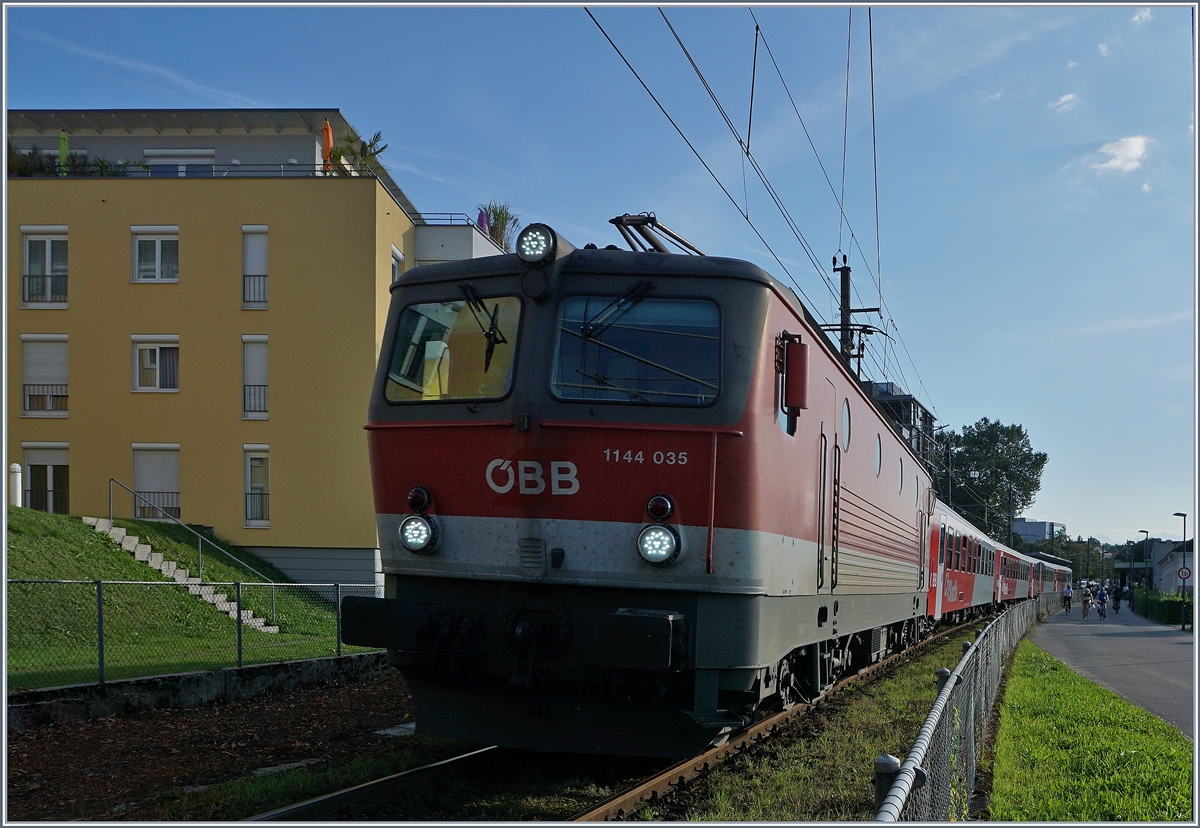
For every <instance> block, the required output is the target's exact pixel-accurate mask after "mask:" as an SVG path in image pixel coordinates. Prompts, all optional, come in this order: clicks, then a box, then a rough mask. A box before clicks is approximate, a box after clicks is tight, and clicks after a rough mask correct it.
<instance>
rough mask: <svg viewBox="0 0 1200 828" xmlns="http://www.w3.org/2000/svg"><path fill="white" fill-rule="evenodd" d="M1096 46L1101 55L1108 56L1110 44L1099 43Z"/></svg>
mask: <svg viewBox="0 0 1200 828" xmlns="http://www.w3.org/2000/svg"><path fill="white" fill-rule="evenodd" d="M1096 48H1097V49H1099V50H1100V57H1108V44H1107V43H1097V44H1096Z"/></svg>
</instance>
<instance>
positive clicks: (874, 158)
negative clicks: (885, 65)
mask: <svg viewBox="0 0 1200 828" xmlns="http://www.w3.org/2000/svg"><path fill="white" fill-rule="evenodd" d="M755 28H756V29H757V26H756V27H755ZM867 53H868V54H869V56H870V60H869V62H870V66H871V172H872V174H873V177H874V182H875V288H876V290H877V291H878V294H879V305H878V307H880V308H882V307H883V259H882V256H881V246H880V240H879V142H878V139H877V138H876V134H875V30H874V26H873V25H872V22H871V7H870V6H867ZM882 315H883V314H882V312H881V313H880V316H882ZM889 321H891V320H889ZM883 365H884V375H883V378H884V379H887V340H884V343H883Z"/></svg>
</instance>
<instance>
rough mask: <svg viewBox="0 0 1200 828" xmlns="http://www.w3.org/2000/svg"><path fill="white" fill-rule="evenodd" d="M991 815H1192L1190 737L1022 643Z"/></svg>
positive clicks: (1004, 707)
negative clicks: (1188, 738) (1187, 737)
mask: <svg viewBox="0 0 1200 828" xmlns="http://www.w3.org/2000/svg"><path fill="white" fill-rule="evenodd" d="M993 772H994V777H993V783H992V801H991V818H992V819H993V820H1002V821H1025V820H1034V821H1038V822H1061V821H1068V820H1076V821H1087V822H1095V821H1105V822H1108V821H1122V822H1128V821H1130V820H1134V821H1143V822H1149V821H1191V820H1192V815H1193V814H1192V744H1191V743H1190V742H1189V741H1188V740H1187V739H1186V738H1185V737H1184V736H1183V734H1182V733H1180V732H1179V730H1177V729H1176V728H1174V727H1172V726H1171V725H1169V724H1167V723H1166V722H1164V721H1163V720H1162V719H1159V718H1158V717H1157V716H1154V715H1153V714H1151V713H1147V712H1146V711H1144V710H1142V709H1141V708H1139V707H1135V706H1134V705H1132V704H1130V703H1129V702H1127V701H1125V700H1124V699H1122V698H1121V697H1120V696H1118V695H1116V694H1115V693H1112V692H1109V691H1108V690H1105V689H1104V688H1103V687H1101V686H1100V685H1098V684H1096V683H1095V682H1092V681H1089V680H1088V679H1085V678H1083V677H1082V676H1080V675H1078V674H1077V673H1074V672H1073V671H1071V670H1070V669H1069V668H1068V667H1067V666H1066V665H1064V664H1063V663H1062V662H1060V661H1058V660H1056V659H1055V658H1054V657H1053V656H1051V655H1050V654H1048V653H1047V652H1046V651H1045V650H1042V649H1040V648H1038V647H1036V646H1034V645H1033V644H1030V643H1029V642H1028V641H1023V642H1022V643H1021V646H1020V647H1019V649H1018V650H1017V654H1016V658H1015V659H1014V661H1013V664H1012V667H1011V669H1010V671H1009V676H1008V687H1007V690H1006V692H1005V696H1004V701H1003V703H1002V704H1001V708H1000V730H999V733H998V734H997V738H996V747H995V764H994V771H993Z"/></svg>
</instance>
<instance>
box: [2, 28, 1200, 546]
mask: <svg viewBox="0 0 1200 828" xmlns="http://www.w3.org/2000/svg"><path fill="white" fill-rule="evenodd" d="M665 10H666V13H667V17H668V18H669V20H670V23H671V24H672V25H673V26H674V27H675V30H676V32H677V33H678V34H679V37H680V38H681V39H682V41H683V43H684V45H686V47H687V48H688V50H689V52H690V53H691V55H692V58H693V59H694V60H695V61H696V63H697V65H698V66H699V68H700V70H701V71H702V72H703V74H704V77H705V79H706V80H707V81H708V83H709V85H710V86H711V88H712V89H713V92H714V94H715V95H716V97H717V98H718V100H719V101H720V102H721V104H722V106H723V107H724V109H725V111H726V113H727V114H728V116H729V118H730V120H731V121H732V122H733V123H734V125H735V126H736V128H737V130H738V131H739V133H740V134H741V135H742V136H743V137H744V136H745V133H746V126H747V120H748V114H749V98H750V85H751V84H750V81H751V69H752V62H753V52H754V46H755V30H754V26H755V23H754V19H753V18H752V17H751V12H750V11H749V10H747V8H745V7H736V8H694V7H692V8H689V7H674V6H668V7H666V8H665ZM592 11H593V14H594V15H595V16H596V19H597V20H598V21H599V22H600V24H601V25H602V26H603V27H604V29H605V30H606V31H607V32H608V34H609V36H610V37H612V39H613V41H614V42H615V43H616V45H617V46H618V47H619V48H620V49H621V51H622V52H623V53H624V54H625V56H626V58H628V60H629V61H630V63H631V64H632V65H633V67H634V68H635V69H636V70H637V71H638V73H639V74H640V75H641V77H642V78H643V80H644V81H645V82H646V84H647V85H648V86H649V88H650V89H651V91H653V93H654V94H655V95H656V96H657V97H658V99H659V100H660V101H661V102H662V104H663V106H664V107H665V108H666V110H667V112H669V113H670V115H671V117H672V118H674V119H675V121H676V123H677V124H678V125H679V127H680V129H681V130H682V131H683V132H684V134H685V135H686V136H687V138H688V140H690V141H691V142H692V144H693V146H694V147H695V148H696V150H697V151H698V152H699V153H700V155H701V156H702V157H703V158H704V160H705V161H706V162H707V163H708V165H709V166H710V167H711V168H712V170H713V172H714V173H715V174H716V176H717V177H718V178H719V179H720V180H721V182H722V183H723V184H724V185H725V187H726V189H727V190H728V191H729V193H730V194H731V195H732V196H733V198H734V200H736V201H737V206H736V207H735V206H734V205H733V204H732V203H731V202H730V200H729V198H728V197H727V196H726V195H725V194H724V193H723V192H722V191H721V189H720V188H719V187H718V185H717V184H716V183H715V182H714V181H713V179H712V177H710V175H709V173H708V172H707V171H705V169H704V167H703V166H702V165H701V164H700V162H699V161H698V160H697V159H696V156H695V155H694V154H693V153H692V151H691V150H689V149H688V147H687V145H686V144H685V143H684V141H683V140H682V139H681V138H680V136H679V134H678V133H677V132H676V131H675V129H674V128H673V127H672V126H671V124H670V123H669V122H668V121H667V120H666V118H665V117H664V116H663V114H662V113H661V112H660V111H659V109H658V107H657V106H656V105H655V104H654V102H653V101H652V100H651V99H650V97H649V96H648V95H647V94H646V92H645V91H644V90H643V89H642V87H641V86H640V85H639V84H638V82H637V80H635V78H634V77H633V75H632V74H631V73H630V71H629V69H628V68H626V66H625V65H624V64H623V63H622V61H621V59H620V58H619V57H618V56H617V54H616V52H615V51H614V49H613V48H612V46H610V45H609V43H608V42H607V41H606V40H605V38H604V36H603V35H602V34H601V32H600V30H599V29H598V28H597V27H596V25H595V24H593V22H592V21H591V19H589V17H588V15H587V13H586V12H585V11H584V9H583V8H582V7H570V8H486V9H481V8H403V7H395V8H387V7H382V8H381V7H353V8H347V7H336V8H335V7H295V8H270V7H267V8H264V7H256V8H239V7H214V8H142V7H122V8H105V7H78V8H62V7H59V8H54V7H49V8H27V7H19V6H11V5H10V6H8V7H7V8H6V14H7V21H6V23H7V25H6V28H5V32H6V43H5V56H6V70H7V87H6V89H5V94H6V104H7V106H8V107H10V108H53V107H63V108H67V107H78V108H85V107H97V108H102V107H113V108H136V107H145V108H171V107H179V108H191V107H246V106H266V107H338V108H340V109H341V110H342V111H343V112H344V113H345V115H346V116H347V118H348V119H349V120H350V121H351V122H352V123H353V124H355V125H356V126H357V127H358V129H359V130H360V131H361V132H363V133H366V134H368V135H369V134H371V133H374V132H375V131H376V130H379V131H381V132H382V133H383V136H384V141H385V142H386V143H387V144H388V145H389V148H388V150H387V151H386V152H385V153H384V155H383V161H384V163H385V164H386V165H387V167H388V168H389V170H390V171H391V173H392V176H393V177H394V178H395V179H396V181H397V182H398V183H399V184H400V186H401V187H402V188H404V190H405V192H406V193H407V194H408V195H409V197H410V198H411V199H412V200H413V202H414V203H415V204H416V205H417V207H418V209H420V210H423V211H427V212H439V211H459V212H468V213H470V214H472V215H474V213H475V212H476V209H475V208H476V205H478V204H479V203H480V202H484V201H488V200H490V199H493V198H494V199H498V200H501V201H506V202H508V203H509V204H511V205H512V207H513V209H514V210H515V212H516V213H517V214H518V215H520V217H521V219H522V222H523V223H524V222H527V221H544V222H547V223H549V224H551V225H552V226H554V227H555V228H556V229H558V230H559V231H560V232H561V233H563V234H564V235H565V236H566V237H567V238H569V239H570V240H571V241H573V242H574V243H575V244H577V245H581V244H583V243H586V242H589V241H594V242H596V243H598V244H601V245H604V244H608V243H615V242H618V241H619V238H618V237H617V235H616V233H615V231H614V230H613V228H611V227H610V226H609V225H608V224H607V221H608V219H609V218H611V217H613V216H615V215H618V214H620V213H624V212H640V211H644V210H649V211H653V212H655V213H656V214H657V215H658V216H659V218H660V219H661V220H662V221H663V222H664V223H665V224H667V225H668V226H670V227H671V228H672V229H674V230H676V231H678V232H680V233H681V234H682V235H684V236H685V237H687V238H689V239H690V240H692V241H693V242H694V243H696V244H697V245H698V246H699V247H700V248H702V249H703V250H705V252H707V253H710V254H713V255H724V256H734V257H738V258H745V259H749V260H751V261H754V262H756V263H758V264H760V265H762V266H763V267H764V268H766V269H767V270H769V271H771V272H772V273H774V274H776V275H777V276H779V277H781V278H784V279H786V278H787V275H786V274H785V273H784V268H785V267H786V269H787V272H788V273H790V274H791V276H792V277H793V278H794V279H795V281H796V283H797V284H798V285H799V287H800V288H801V290H802V291H803V293H804V295H805V296H806V297H808V298H809V299H810V300H811V307H812V309H813V310H814V311H815V312H816V313H817V314H819V315H820V316H822V317H824V318H825V319H826V320H830V321H832V320H833V319H834V315H835V313H834V307H835V305H834V299H833V297H832V294H831V293H830V291H829V290H828V289H827V288H826V286H825V283H824V281H823V278H822V276H821V274H819V273H818V272H817V269H816V268H815V267H814V265H813V264H812V262H811V261H810V260H809V258H808V256H807V254H806V253H805V251H804V248H803V247H802V245H801V242H800V241H799V240H798V239H797V238H796V236H795V235H794V234H793V233H792V231H791V230H790V229H789V227H788V225H787V224H786V223H785V221H784V220H783V218H782V217H781V214H780V212H779V211H778V210H777V209H776V207H775V205H774V204H773V203H772V201H771V200H770V198H769V197H768V195H767V193H766V191H765V190H764V188H763V186H762V184H761V183H759V182H758V179H757V177H756V176H755V174H754V171H753V169H752V168H751V167H750V166H749V165H748V164H747V165H745V166H743V163H742V160H741V156H740V155H739V150H738V146H737V144H736V142H735V140H734V138H733V137H732V135H731V133H730V131H729V129H728V127H727V126H726V125H725V122H724V120H723V119H722V117H721V115H720V114H719V112H718V111H717V110H716V108H715V107H714V105H713V103H712V101H711V100H710V99H709V96H708V94H707V93H706V92H705V90H704V87H703V86H702V84H701V82H700V80H699V79H698V78H697V77H696V75H695V74H694V73H693V71H692V69H691V67H690V65H689V64H688V62H687V59H686V57H685V56H684V54H683V52H682V51H681V50H680V48H679V46H678V44H677V43H676V42H675V39H674V37H673V36H672V34H671V31H670V29H669V28H668V27H667V24H666V22H665V21H664V19H663V17H662V16H661V15H660V14H659V12H658V11H657V10H656V9H655V8H653V7H609V6H602V5H601V6H595V7H592ZM754 14H755V15H756V16H757V19H758V22H759V24H760V25H761V32H762V34H763V36H764V37H765V41H766V43H767V44H769V46H770V49H771V53H772V54H773V55H774V59H775V60H776V61H777V62H778V67H779V73H780V74H782V78H783V82H786V84H787V89H788V90H790V93H791V99H792V101H794V102H795V106H796V108H797V109H798V110H799V114H800V116H801V117H802V118H803V119H804V125H805V126H806V127H807V129H808V133H809V135H810V136H811V138H812V142H813V145H815V148H816V154H817V155H819V157H820V163H821V164H823V165H824V172H822V169H821V166H820V165H819V164H818V161H817V157H816V155H814V151H813V148H812V147H810V145H809V140H808V138H807V137H806V136H805V133H804V131H803V130H802V128H801V125H800V122H799V120H798V119H797V116H796V112H795V111H794V110H793V107H792V102H791V101H789V98H788V95H787V93H786V92H785V90H784V87H783V83H782V82H781V80H780V76H779V74H777V72H776V68H775V66H774V65H773V64H772V62H771V59H770V56H768V54H767V52H766V48H765V47H764V46H763V44H762V41H760V43H759V53H758V65H757V77H756V84H755V98H754V119H753V129H752V132H751V151H752V153H753V155H754V158H755V159H756V161H757V162H758V164H759V166H760V168H761V169H762V170H763V171H764V173H765V174H766V176H767V178H768V180H769V182H770V184H771V186H772V187H773V188H774V190H775V192H776V193H778V194H779V196H780V198H781V200H782V201H783V203H784V205H785V207H786V209H787V211H788V213H789V215H790V216H791V218H792V220H793V221H794V222H795V225H796V226H797V227H798V228H799V230H800V233H801V234H802V236H803V238H804V240H805V241H806V243H807V244H808V245H809V246H810V247H811V249H812V250H813V251H814V252H815V254H816V260H817V261H818V262H819V264H820V266H821V268H822V269H823V271H824V272H825V273H826V274H828V271H829V260H830V258H831V257H832V256H833V254H834V253H835V252H836V251H837V250H838V249H839V246H840V248H841V249H842V250H844V251H845V252H847V253H849V254H850V255H851V265H852V266H853V267H854V279H855V286H856V289H857V290H858V292H859V297H860V299H861V304H862V305H868V306H874V305H876V304H877V300H878V298H879V295H880V292H882V296H883V300H884V302H885V303H886V306H887V309H888V318H889V319H890V320H891V322H892V323H894V325H895V329H896V330H898V332H899V337H898V338H897V339H896V340H895V341H894V342H893V343H889V344H888V346H887V349H886V350H887V353H886V360H885V356H884V348H883V345H882V340H880V341H879V342H876V343H873V345H872V353H873V357H872V359H873V360H874V363H875V364H872V365H871V366H870V371H869V373H870V375H871V377H872V378H875V379H883V378H884V370H885V367H886V372H887V378H888V379H891V380H892V381H895V382H898V383H900V384H901V385H902V386H903V387H904V388H905V390H908V391H911V392H912V393H915V394H916V395H918V397H920V398H921V399H922V400H923V401H924V402H925V403H926V404H927V405H929V406H930V407H931V408H933V409H934V410H935V412H936V413H937V415H938V418H939V422H940V423H949V424H950V425H951V426H953V427H955V428H961V427H962V426H963V425H964V424H966V423H973V422H975V421H976V420H978V419H979V418H980V417H990V418H992V419H998V420H1000V421H1002V422H1004V423H1014V422H1015V423H1021V424H1022V425H1024V426H1025V428H1026V429H1027V430H1028V432H1029V435H1030V439H1031V441H1032V443H1033V446H1034V448H1035V449H1037V450H1040V451H1045V452H1047V453H1048V454H1049V456H1050V461H1049V463H1048V465H1047V467H1046V471H1045V474H1044V476H1043V479H1042V489H1041V493H1040V494H1039V496H1038V498H1037V501H1036V502H1035V504H1034V505H1033V507H1032V508H1031V509H1030V510H1029V511H1028V512H1027V516H1029V517H1031V518H1036V519H1051V520H1055V521H1058V522H1062V523H1066V524H1067V528H1068V531H1069V532H1070V533H1071V535H1072V536H1074V535H1077V534H1081V535H1085V536H1086V535H1092V536H1094V537H1097V538H1100V539H1101V540H1109V541H1114V542H1119V541H1122V540H1125V539H1128V538H1134V537H1140V536H1139V535H1138V530H1139V529H1148V530H1150V532H1151V534H1152V535H1160V536H1164V537H1176V538H1177V537H1179V533H1180V529H1181V527H1180V520H1179V518H1175V517H1172V513H1173V512H1177V511H1184V512H1187V513H1188V514H1189V534H1191V527H1192V526H1193V525H1194V522H1195V508H1194V505H1193V504H1194V503H1195V498H1196V494H1195V475H1196V472H1195V457H1196V446H1195V402H1194V399H1195V376H1196V375H1195V359H1194V357H1195V333H1194V332H1195V319H1196V313H1195V311H1196V276H1195V259H1194V250H1195V227H1196V219H1195V210H1194V207H1195V193H1196V189H1195V163H1194V162H1195V136H1194V121H1195V114H1194V113H1195V103H1194V102H1195V83H1194V79H1195V70H1194V60H1193V48H1192V38H1193V34H1192V10H1191V8H1190V7H1149V8H1147V7H1139V6H1128V7H1126V6H1098V7H1082V8H1081V7H1076V6H1067V7H1028V6H1021V7H941V6H925V7H912V8H905V7H894V6H884V7H880V8H876V9H874V10H873V11H872V15H871V29H872V30H873V31H872V37H871V38H870V39H869V38H868V19H867V9H866V8H865V7H858V8H855V9H854V11H853V22H852V31H851V37H850V44H851V45H850V81H849V109H848V123H849V128H848V132H847V134H846V139H845V140H846V171H845V210H846V217H847V220H848V222H849V226H850V227H852V228H853V233H854V240H852V239H851V237H850V232H849V230H848V229H847V225H846V224H844V223H843V224H842V226H841V227H839V213H838V208H837V199H836V198H835V196H834V192H833V191H834V190H836V191H840V190H841V187H842V184H841V178H842V145H843V118H844V117H847V116H846V112H847V103H846V83H847V82H846V63H847V58H846V45H847V27H848V22H849V18H850V10H849V9H848V8H845V7H843V8H836V7H833V8H817V7H803V6H800V7H756V8H755V9H754ZM872 50H873V53H874V89H875V97H874V100H875V133H876V139H877V140H876V144H877V158H878V162H877V163H878V190H879V204H878V209H879V222H878V226H879V233H878V256H877V254H876V249H877V235H876V230H875V227H876V221H875V206H876V202H875V195H874V190H875V186H874V178H873V166H872V165H873V159H872V138H871V128H872V122H871V75H870V68H871V65H870V61H869V57H870V52H871V51H872ZM826 175H828V178H829V181H827V180H826ZM830 182H832V190H831V184H830ZM739 209H744V210H747V211H748V213H749V217H750V220H751V221H752V222H753V223H754V225H755V227H757V228H758V230H759V232H761V234H762V236H763V238H765V239H766V241H767V243H768V244H769V245H770V246H771V248H772V249H773V250H774V251H775V254H776V255H777V256H778V261H777V260H776V258H775V257H774V256H772V255H771V253H769V252H768V251H767V249H766V248H765V247H764V245H763V243H762V241H760V240H759V238H758V237H757V235H756V234H755V231H754V230H753V229H752V228H751V226H750V225H749V224H748V223H747V222H746V221H745V220H744V219H743V217H742V215H741V213H740V212H739ZM839 236H840V244H839ZM860 251H861V252H860ZM876 273H877V274H878V275H879V277H880V280H881V283H880V284H879V285H877V283H876V281H875V277H874V274H876ZM874 321H875V322H876V323H877V324H878V323H879V322H880V320H878V319H875V320H874ZM889 330H893V329H892V328H891V327H890V326H889ZM893 335H895V331H893ZM897 354H899V357H898V358H897Z"/></svg>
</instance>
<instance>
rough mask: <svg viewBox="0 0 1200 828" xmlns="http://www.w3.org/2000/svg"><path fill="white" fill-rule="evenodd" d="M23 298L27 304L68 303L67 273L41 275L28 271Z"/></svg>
mask: <svg viewBox="0 0 1200 828" xmlns="http://www.w3.org/2000/svg"><path fill="white" fill-rule="evenodd" d="M24 281H25V285H24V290H23V291H22V293H21V300H22V301H23V302H24V303H25V305H65V304H67V274H65V273H55V274H52V275H41V274H33V273H26V274H25V277H24Z"/></svg>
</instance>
